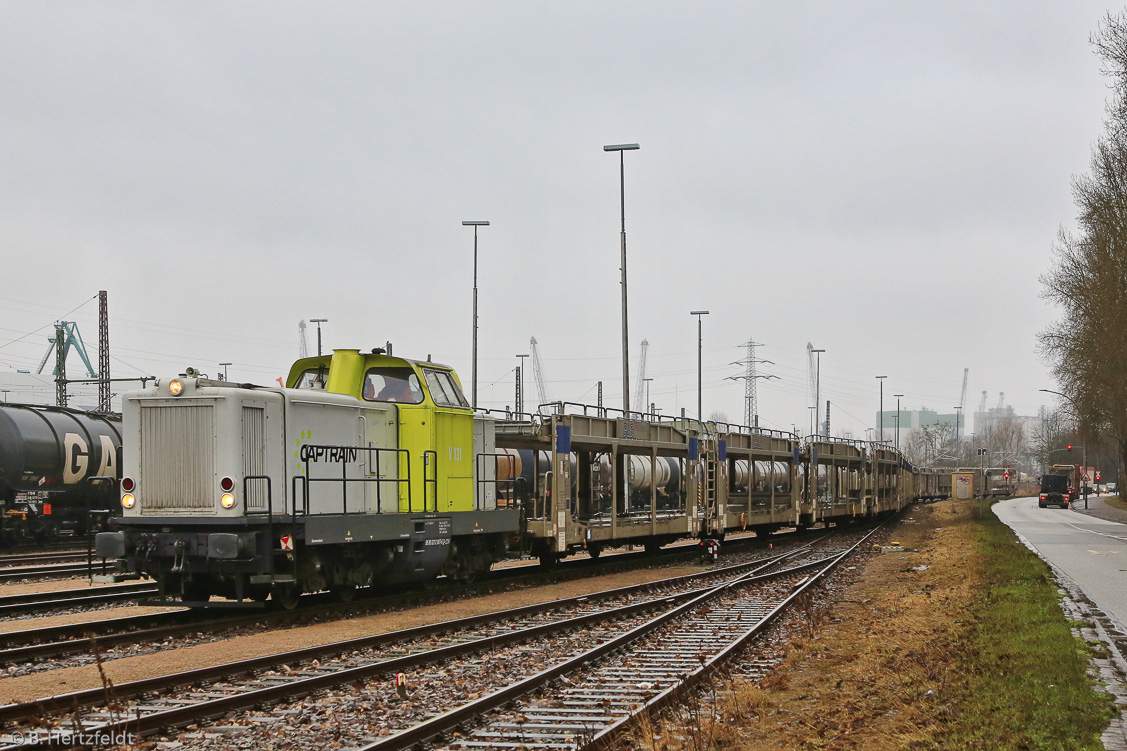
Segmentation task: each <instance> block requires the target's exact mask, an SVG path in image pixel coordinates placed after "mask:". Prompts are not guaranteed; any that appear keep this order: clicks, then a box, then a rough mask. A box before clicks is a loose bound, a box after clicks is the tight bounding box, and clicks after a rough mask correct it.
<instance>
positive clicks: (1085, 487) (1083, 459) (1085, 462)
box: [1037, 389, 1088, 509]
mask: <svg viewBox="0 0 1127 751" xmlns="http://www.w3.org/2000/svg"><path fill="white" fill-rule="evenodd" d="M1037 390H1038V391H1044V392H1045V393H1046V394H1056V395H1057V396H1059V397H1061V398H1062V399H1067V400H1068V403H1069V404H1071V405H1072V410H1073V411H1074V412H1076V421H1077V423H1079V422H1080V412H1079V410H1077V409H1076V401H1075V400H1074V399H1073V398H1072V397H1071V396H1066V395H1065V394H1062V393H1061V392H1059V391H1050V390H1049V389H1037ZM1081 437H1083V436H1081ZM1084 444H1085V445H1083V446H1081V447H1080V448H1082V449H1083V450H1084V455H1083V457H1081V459H1080V462H1081V463H1082V464H1083V465H1084V469H1083V471H1082V472H1081V473H1080V474H1081V475H1083V473H1084V472H1087V471H1088V445H1087V444H1088V441H1087V440H1085V441H1084ZM1081 487H1082V488H1083V491H1084V508H1085V509H1087V508H1088V483H1087V482H1084V483H1083V485H1082V486H1081Z"/></svg>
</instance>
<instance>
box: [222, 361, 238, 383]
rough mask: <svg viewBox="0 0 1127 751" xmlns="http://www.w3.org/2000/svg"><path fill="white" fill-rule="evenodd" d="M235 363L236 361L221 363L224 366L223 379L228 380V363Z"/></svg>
mask: <svg viewBox="0 0 1127 751" xmlns="http://www.w3.org/2000/svg"><path fill="white" fill-rule="evenodd" d="M234 364H235V363H233V362H221V363H219V367H221V368H223V380H224V381H226V380H227V366H228V365H234Z"/></svg>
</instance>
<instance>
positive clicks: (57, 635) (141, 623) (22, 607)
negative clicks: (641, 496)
mask: <svg viewBox="0 0 1127 751" xmlns="http://www.w3.org/2000/svg"><path fill="white" fill-rule="evenodd" d="M754 542H755V539H754V538H749V539H747V540H744V541H741V543H742V544H733V545H730V546H729V547H728V550H729V552H730V553H734V552H737V551H740V550H745V551H746V550H748V549H749V548H750V549H752V550H754V546H753V545H752V543H754ZM800 543H801V540H800V539H798V538H796V539H794V540H792V541H786V540H783V541H780V542H779V544H780V545H792V544H800ZM696 555H697V554H696V553H695V552H688V551H686V550H685V549H684V548H681V549H678V548H670V549H666V550H664V551H663V552H662V554H661V557H660V558H659V559H658V562H660V563H676V562H679V561H683V560H685V559H686V558H690V559H695V558H696ZM643 561H647V562H653V557H652V556H651V555H647V554H645V553H635V554H630V553H627V554H625V555H624V556H607V557H603V558H600V559H599V561H598V562H596V561H595V560H593V559H588V560H582V559H581V560H576V561H572V562H570V563H565V564H561V565H559V566H557V567H556V568H554V569H551V570H549V571H544V570H542V569H539V568H538V567H535V566H522V567H512V568H505V569H499V570H497V571H494V572H492V575H491V576H490V578H489V579H488V580H487V581H484V582H480V583H477V584H473V585H452V586H449V587H439V588H434V589H429V590H414V591H409V592H406V593H400V594H396V595H387V594H383V595H376V594H373V595H370V596H358V597H357V599H356V600H354V601H353V602H350V603H342V602H339V601H337V600H336V598H335V596H334V595H331V594H327V593H321V594H311V595H305V596H304V597H303V598H302V602H301V603H300V604H299V606H298V608H297V609H296V610H294V611H285V610H256V611H254V612H253V613H252V614H250V615H245V614H240V613H231V612H230V611H227V612H226V613H225V614H224V615H223V616H222V617H215V615H214V613H215V611H192V612H189V611H187V610H186V609H183V608H178V609H176V610H173V611H168V612H163V613H150V614H145V615H134V616H120V617H116V618H109V619H104V620H98V621H88V622H83V623H75V624H66V625H61V626H52V627H47V628H29V629H25V630H22V631H11V632H8V633H5V634H4V638H3V642H4V648H3V649H0V668H4V667H10V666H26V665H28V664H29V663H33V662H35V661H41V660H54V661H57V660H60V659H63V658H66V657H68V656H72V655H79V656H81V659H80V661H79V663H78V664H86V663H88V662H90V660H91V659H92V658H91V640H92V639H93V640H94V641H96V642H97V646H98V648H99V649H101V650H110V649H114V648H117V647H120V646H123V645H129V644H137V643H149V644H159V643H162V642H165V641H166V640H168V639H176V638H179V637H184V636H186V635H195V634H213V633H217V632H222V631H234V630H237V629H241V628H246V629H251V628H254V629H256V630H267V629H271V628H278V627H282V626H289V625H297V624H303V623H310V622H316V621H319V620H324V619H336V618H346V617H352V616H355V615H359V614H370V613H372V612H377V611H381V610H389V609H396V608H402V607H412V606H416V607H417V606H420V605H425V604H431V603H434V602H441V601H443V600H446V599H455V598H464V597H467V596H470V597H472V596H474V595H476V594H485V593H488V592H491V591H494V590H495V588H496V587H497V586H498V585H499V584H502V585H504V586H506V587H510V588H512V587H520V586H524V585H542V584H545V583H552V582H558V581H565V580H569V579H574V578H580V577H587V576H596V575H603V574H608V573H613V572H615V571H618V570H623V569H626V568H633V567H636V566H637V565H638V564H639V563H640V562H643ZM530 569H531V570H530ZM132 586H135V587H137V588H136V589H134V590H130V591H125V592H120V593H117V592H113V593H108V594H110V595H112V600H103V599H99V598H98V597H97V594H96V593H98V592H100V591H104V590H85V589H83V590H66V591H63V592H54V593H45V594H43V595H20V596H14V597H12V598H11V599H12V600H13V602H11V603H5V601H4V598H0V615H4V614H11V613H14V612H29V611H30V610H32V609H34V610H43V609H53V608H59V607H75V606H83V605H90V604H100V603H101V602H105V601H121V600H126V599H132V598H142V597H148V596H151V595H152V594H153V593H154V592H155V587H154V586H153V585H151V584H150V585H148V586H147V587H141V586H139V585H132ZM106 589H109V588H106ZM169 604H175V603H169ZM51 667H52V669H53V668H55V667H58V666H57V665H54V664H52V665H51Z"/></svg>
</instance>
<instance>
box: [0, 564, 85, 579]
mask: <svg viewBox="0 0 1127 751" xmlns="http://www.w3.org/2000/svg"><path fill="white" fill-rule="evenodd" d="M91 571H92V572H93V573H95V574H100V573H102V564H101V561H95V562H94V564H93V568H91V567H90V566H88V565H87V564H86V562H85V560H83V562H82V563H59V564H52V565H46V566H10V567H8V568H0V583H5V584H7V583H12V582H19V581H24V580H27V579H73V578H76V577H84V576H87V575H88V574H90V573H91Z"/></svg>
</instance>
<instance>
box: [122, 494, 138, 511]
mask: <svg viewBox="0 0 1127 751" xmlns="http://www.w3.org/2000/svg"><path fill="white" fill-rule="evenodd" d="M136 503H137V498H136V496H134V495H133V494H132V493H126V494H125V495H123V496H122V497H121V507H122V508H133V506H135V505H136Z"/></svg>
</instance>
